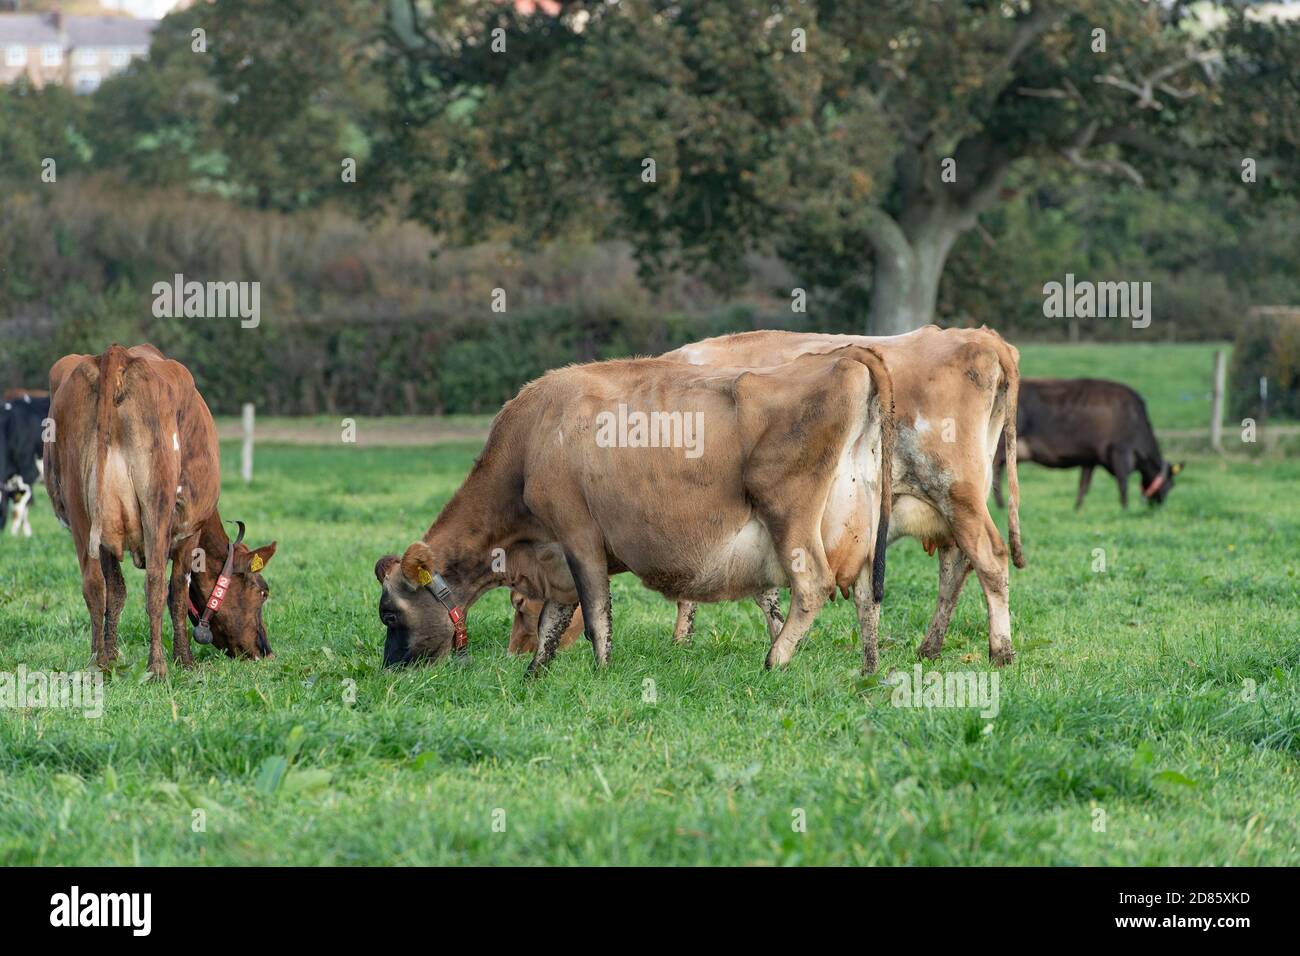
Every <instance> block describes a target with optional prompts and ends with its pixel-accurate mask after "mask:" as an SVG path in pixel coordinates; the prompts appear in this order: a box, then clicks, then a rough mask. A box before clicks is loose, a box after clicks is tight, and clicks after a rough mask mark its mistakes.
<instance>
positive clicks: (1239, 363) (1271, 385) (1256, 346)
mask: <svg viewBox="0 0 1300 956" xmlns="http://www.w3.org/2000/svg"><path fill="white" fill-rule="evenodd" d="M1264 376H1266V377H1267V378H1268V413H1269V415H1270V416H1282V417H1286V418H1297V417H1300V310H1297V311H1291V312H1287V313H1281V314H1277V313H1275V314H1268V315H1258V314H1257V315H1252V316H1250V317H1249V318H1248V319H1246V320H1245V321H1244V322H1243V323H1242V325H1241V328H1240V330H1239V331H1238V333H1237V342H1236V345H1235V346H1234V347H1233V350H1232V369H1231V374H1230V376H1229V378H1230V381H1231V385H1230V386H1229V407H1230V408H1231V409H1232V413H1233V415H1234V416H1237V417H1240V418H1246V417H1252V418H1258V417H1259V416H1260V412H1261V408H1260V398H1259V380H1260V378H1261V377H1264Z"/></svg>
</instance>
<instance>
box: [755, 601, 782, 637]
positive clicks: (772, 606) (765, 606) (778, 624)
mask: <svg viewBox="0 0 1300 956" xmlns="http://www.w3.org/2000/svg"><path fill="white" fill-rule="evenodd" d="M754 602H755V603H756V604H757V605H758V609H759V610H760V611H762V612H763V617H764V618H766V619H767V636H768V638H769V639H770V640H773V641H774V640H776V636H777V635H778V634H780V633H781V628H783V627H785V615H784V614H782V613H781V590H780V588H772V589H771V590H768V591H764V592H763V593H762V594H760V595H758V596H757V597H755V598H754Z"/></svg>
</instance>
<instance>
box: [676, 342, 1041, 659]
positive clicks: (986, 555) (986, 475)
mask: <svg viewBox="0 0 1300 956" xmlns="http://www.w3.org/2000/svg"><path fill="white" fill-rule="evenodd" d="M846 345H859V346H863V347H870V348H873V349H875V350H876V351H878V352H879V353H880V354H881V356H883V357H884V359H885V364H886V365H887V366H888V367H889V372H890V375H891V377H892V378H893V383H894V400H895V403H896V404H895V414H896V416H897V422H898V440H897V441H896V442H895V445H894V458H893V463H894V467H893V488H894V503H893V505H894V507H893V516H892V518H891V523H890V528H889V537H890V540H891V541H893V540H895V539H897V538H900V537H903V536H912V537H916V538H920V539H921V542H922V544H923V545H924V547H925V549H926V551H928V552H931V553H933V552H934V551H935V550H938V552H939V601H938V605H937V607H936V608H935V612H934V618H933V620H932V621H931V623H930V629H929V632H928V633H927V634H926V638H925V640H924V641H923V642H922V644H921V646H920V648H919V651H918V653H919V654H920V655H921V656H923V657H931V658H933V657H938V656H939V653H940V651H942V650H943V639H944V635H945V634H946V633H947V631H948V622H949V620H950V619H951V617H952V612H953V609H954V608H955V607H956V605H957V598H958V597H959V596H960V594H961V588H962V585H963V584H964V583H965V580H966V575H967V574H968V573H969V572H970V570H971V568H972V566H973V567H974V569H975V573H976V575H977V576H978V577H979V580H980V584H981V585H982V586H983V588H984V595H985V599H986V601H987V604H988V613H989V659H990V660H991V661H993V663H995V664H1006V663H1008V662H1010V661H1011V660H1012V658H1013V657H1014V654H1013V651H1012V647H1011V617H1010V610H1009V606H1008V582H1007V549H1006V545H1005V544H1004V543H1003V541H1002V536H1001V535H1000V534H999V533H998V529H997V526H996V525H995V524H994V523H993V519H992V517H991V516H990V515H989V511H988V505H987V501H988V494H989V487H990V484H991V482H992V466H993V458H994V455H995V453H996V452H997V450H998V437H999V434H1000V433H1002V430H1003V425H1004V424H1005V426H1006V439H1005V446H1006V447H1005V454H1006V460H1007V471H1008V476H1009V485H1010V489H1011V504H1010V508H1009V511H1008V518H1009V531H1010V537H1011V557H1012V559H1013V560H1014V561H1015V564H1016V567H1024V566H1025V559H1024V554H1023V552H1022V549H1021V544H1020V513H1019V505H1020V484H1019V481H1018V479H1017V474H1016V429H1015V422H1016V394H1017V390H1018V384H1019V379H1020V353H1019V352H1017V351H1016V349H1015V347H1014V346H1012V345H1009V344H1008V343H1007V342H1006V341H1005V340H1004V339H1003V338H1002V336H1000V335H998V334H997V333H996V332H994V331H993V330H992V329H988V328H980V329H940V328H938V327H937V326H933V325H929V326H926V327H925V328H922V329H917V330H916V331H914V332H908V333H906V334H904V335H895V336H868V335H829V334H803V333H796V332H775V331H765V332H744V333H741V334H738V335H724V336H719V337H718V338H713V339H705V340H704V341H703V342H697V343H695V344H693V345H685V346H683V347H681V348H680V349H677V350H675V351H672V352H668V353H667V354H666V355H664V356H663V358H665V359H668V360H671V361H676V362H682V363H686V364H690V365H705V366H731V365H741V366H749V367H755V368H758V367H764V366H769V365H775V364H778V363H782V362H789V361H790V360H792V359H794V358H796V357H798V356H800V355H806V354H809V353H822V352H829V351H831V350H832V349H839V348H843V347H844V346H846Z"/></svg>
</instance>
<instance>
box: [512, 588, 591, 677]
mask: <svg viewBox="0 0 1300 956" xmlns="http://www.w3.org/2000/svg"><path fill="white" fill-rule="evenodd" d="M577 609H578V605H576V604H556V603H555V602H554V601H547V602H546V603H545V604H544V605H542V613H541V616H540V617H539V618H538V621H537V652H536V653H535V654H533V659H532V660H531V661H529V662H528V670H527V671H526V672H525V676H527V677H538V676H540V675H541V673H542V672H543V671H544V670H546V667H547V665H549V664H550V663H551V660H552V659H553V658H554V657H555V652H556V650H557V649H558V648H559V646H560V638H561V637H562V636H563V635H564V629H565V628H567V627H568V626H569V621H571V620H573V613H574V612H575V611H576V610H577Z"/></svg>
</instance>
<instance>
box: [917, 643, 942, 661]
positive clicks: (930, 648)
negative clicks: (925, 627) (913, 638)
mask: <svg viewBox="0 0 1300 956" xmlns="http://www.w3.org/2000/svg"><path fill="white" fill-rule="evenodd" d="M942 653H943V645H942V644H940V643H938V642H935V643H933V644H932V643H930V642H929V641H922V642H921V646H920V647H918V648H917V649H916V659H917V660H926V661H937V660H938V659H939V655H940V654H942Z"/></svg>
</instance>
